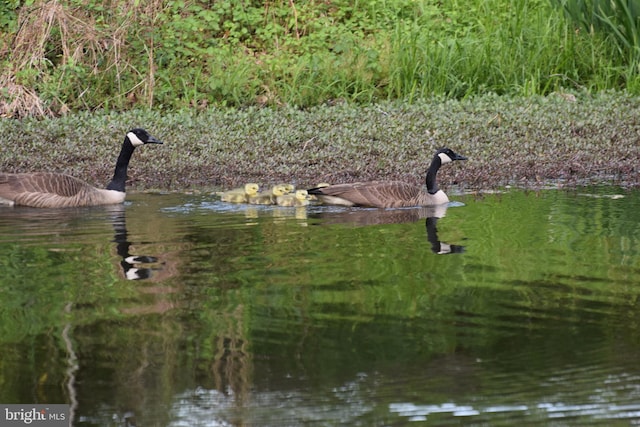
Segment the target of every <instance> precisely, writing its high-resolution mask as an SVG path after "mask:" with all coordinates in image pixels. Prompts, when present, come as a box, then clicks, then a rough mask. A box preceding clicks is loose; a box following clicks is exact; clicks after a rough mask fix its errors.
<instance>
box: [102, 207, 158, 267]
mask: <svg viewBox="0 0 640 427" xmlns="http://www.w3.org/2000/svg"><path fill="white" fill-rule="evenodd" d="M114 214H115V215H114V218H113V230H114V237H113V241H114V242H115V243H116V251H117V253H118V255H119V256H120V258H121V261H120V266H121V267H122V271H123V273H124V277H125V278H126V279H127V280H145V279H150V278H151V277H152V276H153V274H154V272H157V271H160V270H162V265H161V264H159V263H158V258H157V257H154V256H150V255H131V253H130V252H129V248H130V247H131V242H129V238H128V233H127V223H126V215H125V210H124V206H122V207H121V209H120V210H118V211H117V212H114Z"/></svg>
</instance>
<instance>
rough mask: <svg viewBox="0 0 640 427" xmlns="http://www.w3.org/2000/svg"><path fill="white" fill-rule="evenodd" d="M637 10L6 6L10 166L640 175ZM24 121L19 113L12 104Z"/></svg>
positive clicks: (165, 171) (510, 180)
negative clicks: (442, 161) (124, 162)
mask: <svg viewBox="0 0 640 427" xmlns="http://www.w3.org/2000/svg"><path fill="white" fill-rule="evenodd" d="M637 16H638V7H637V6H636V2H634V1H628V2H627V1H626V0H625V1H623V0H606V1H605V0H550V1H548V0H530V1H526V0H483V1H480V0H475V1H474V0H471V1H457V0H452V1H448V2H436V1H432V0H422V1H415V0H386V1H385V0H368V1H355V2H354V1H347V0H324V1H313V0H310V1H305V2H302V1H294V0H274V1H264V0H263V1H249V0H246V1H238V2H231V1H202V0H191V1H186V0H149V1H139V2H129V1H121V0H111V1H106V2H105V1H95V0H9V1H5V2H2V3H0V29H1V30H2V32H1V33H0V116H2V117H3V119H2V120H0V134H1V135H2V141H1V142H0V144H1V146H2V150H0V170H2V171H6V172H22V171H34V170H50V171H58V172H65V173H70V174H73V175H75V176H78V177H80V178H83V179H85V180H87V181H89V182H91V183H92V184H95V185H104V183H105V182H106V181H107V180H108V178H109V177H110V174H111V173H112V168H113V163H112V161H113V158H114V156H115V150H117V148H118V147H119V144H120V142H121V141H122V138H123V137H124V134H125V132H126V131H127V130H128V129H130V128H131V127H134V126H141V127H145V128H148V129H149V130H150V131H151V132H152V133H153V134H154V135H158V136H159V137H160V138H161V139H163V140H164V141H165V143H166V144H165V145H164V146H162V147H160V149H158V150H138V151H137V152H136V153H135V158H134V160H133V162H132V165H131V168H130V178H131V182H130V185H131V188H137V189H150V188H155V189H161V190H166V189H170V190H184V189H187V188H202V187H215V188H225V187H229V186H235V185H238V184H240V183H242V182H247V181H257V182H259V183H263V184H269V183H273V182H277V181H281V180H295V181H296V183H298V184H300V185H312V184H315V183H317V182H327V181H328V182H338V181H355V180H365V179H375V178H387V179H388V178H397V179H404V180H407V181H411V182H416V183H418V182H420V181H421V180H422V179H423V174H424V170H425V168H426V165H427V163H428V162H429V160H430V158H431V155H432V153H433V150H435V149H436V148H437V147H440V146H444V145H448V146H450V147H451V148H453V149H455V150H456V151H459V152H461V153H462V154H464V155H466V156H468V157H469V158H470V160H469V161H468V162H465V163H464V165H457V166H454V167H451V168H443V170H442V171H441V176H440V181H441V183H442V185H443V186H450V185H451V184H454V183H457V184H460V185H461V186H466V187H467V188H490V187H497V186H501V185H505V184H518V185H525V186H530V185H535V186H539V185H545V184H546V183H549V182H550V181H551V180H553V182H554V183H558V184H560V185H568V184H584V183H592V182H609V183H615V184H620V185H625V186H627V185H628V186H636V185H638V184H639V183H640V178H639V173H638V166H637V165H639V164H640V148H639V144H638V143H637V141H638V137H639V136H640V119H638V117H640V111H638V109H639V108H640V103H639V102H638V97H637V96H638V92H639V91H640V77H639V75H640V73H638V64H639V60H640V47H639V46H640V45H639V42H638V40H639V39H640V37H639V36H638V26H637V23H638V18H637ZM14 118H19V119H20V120H14Z"/></svg>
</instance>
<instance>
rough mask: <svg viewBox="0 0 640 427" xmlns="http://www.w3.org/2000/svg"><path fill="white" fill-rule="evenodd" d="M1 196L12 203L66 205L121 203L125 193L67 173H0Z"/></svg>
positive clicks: (36, 206) (43, 205) (49, 206)
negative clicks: (103, 187)
mask: <svg viewBox="0 0 640 427" xmlns="http://www.w3.org/2000/svg"><path fill="white" fill-rule="evenodd" d="M0 198H2V199H4V200H6V201H7V202H6V203H7V204H10V205H18V206H31V207H34V208H67V207H78V206H96V205H105V204H116V203H122V202H123V201H124V199H125V193H124V192H122V191H115V190H104V189H100V188H96V187H94V186H92V185H89V184H87V183H86V182H84V181H82V180H81V179H78V178H75V177H73V176H70V175H64V174H56V173H49V172H35V173H18V174H7V173H3V174H0Z"/></svg>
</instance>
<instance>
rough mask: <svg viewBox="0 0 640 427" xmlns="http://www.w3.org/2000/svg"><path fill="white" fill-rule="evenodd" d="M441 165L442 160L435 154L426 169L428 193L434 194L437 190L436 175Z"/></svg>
mask: <svg viewBox="0 0 640 427" xmlns="http://www.w3.org/2000/svg"><path fill="white" fill-rule="evenodd" d="M441 165H442V161H441V160H440V157H439V156H435V157H434V158H433V160H432V161H431V164H430V165H429V169H427V191H428V192H429V194H436V193H437V192H438V183H437V182H436V175H437V174H438V170H439V169H440V166H441Z"/></svg>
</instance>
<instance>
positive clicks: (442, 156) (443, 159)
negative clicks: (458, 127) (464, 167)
mask: <svg viewBox="0 0 640 427" xmlns="http://www.w3.org/2000/svg"><path fill="white" fill-rule="evenodd" d="M438 157H440V161H441V162H442V164H443V165H444V164H445V163H451V162H452V161H453V160H451V157H449V156H447V155H446V154H444V153H438Z"/></svg>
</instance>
